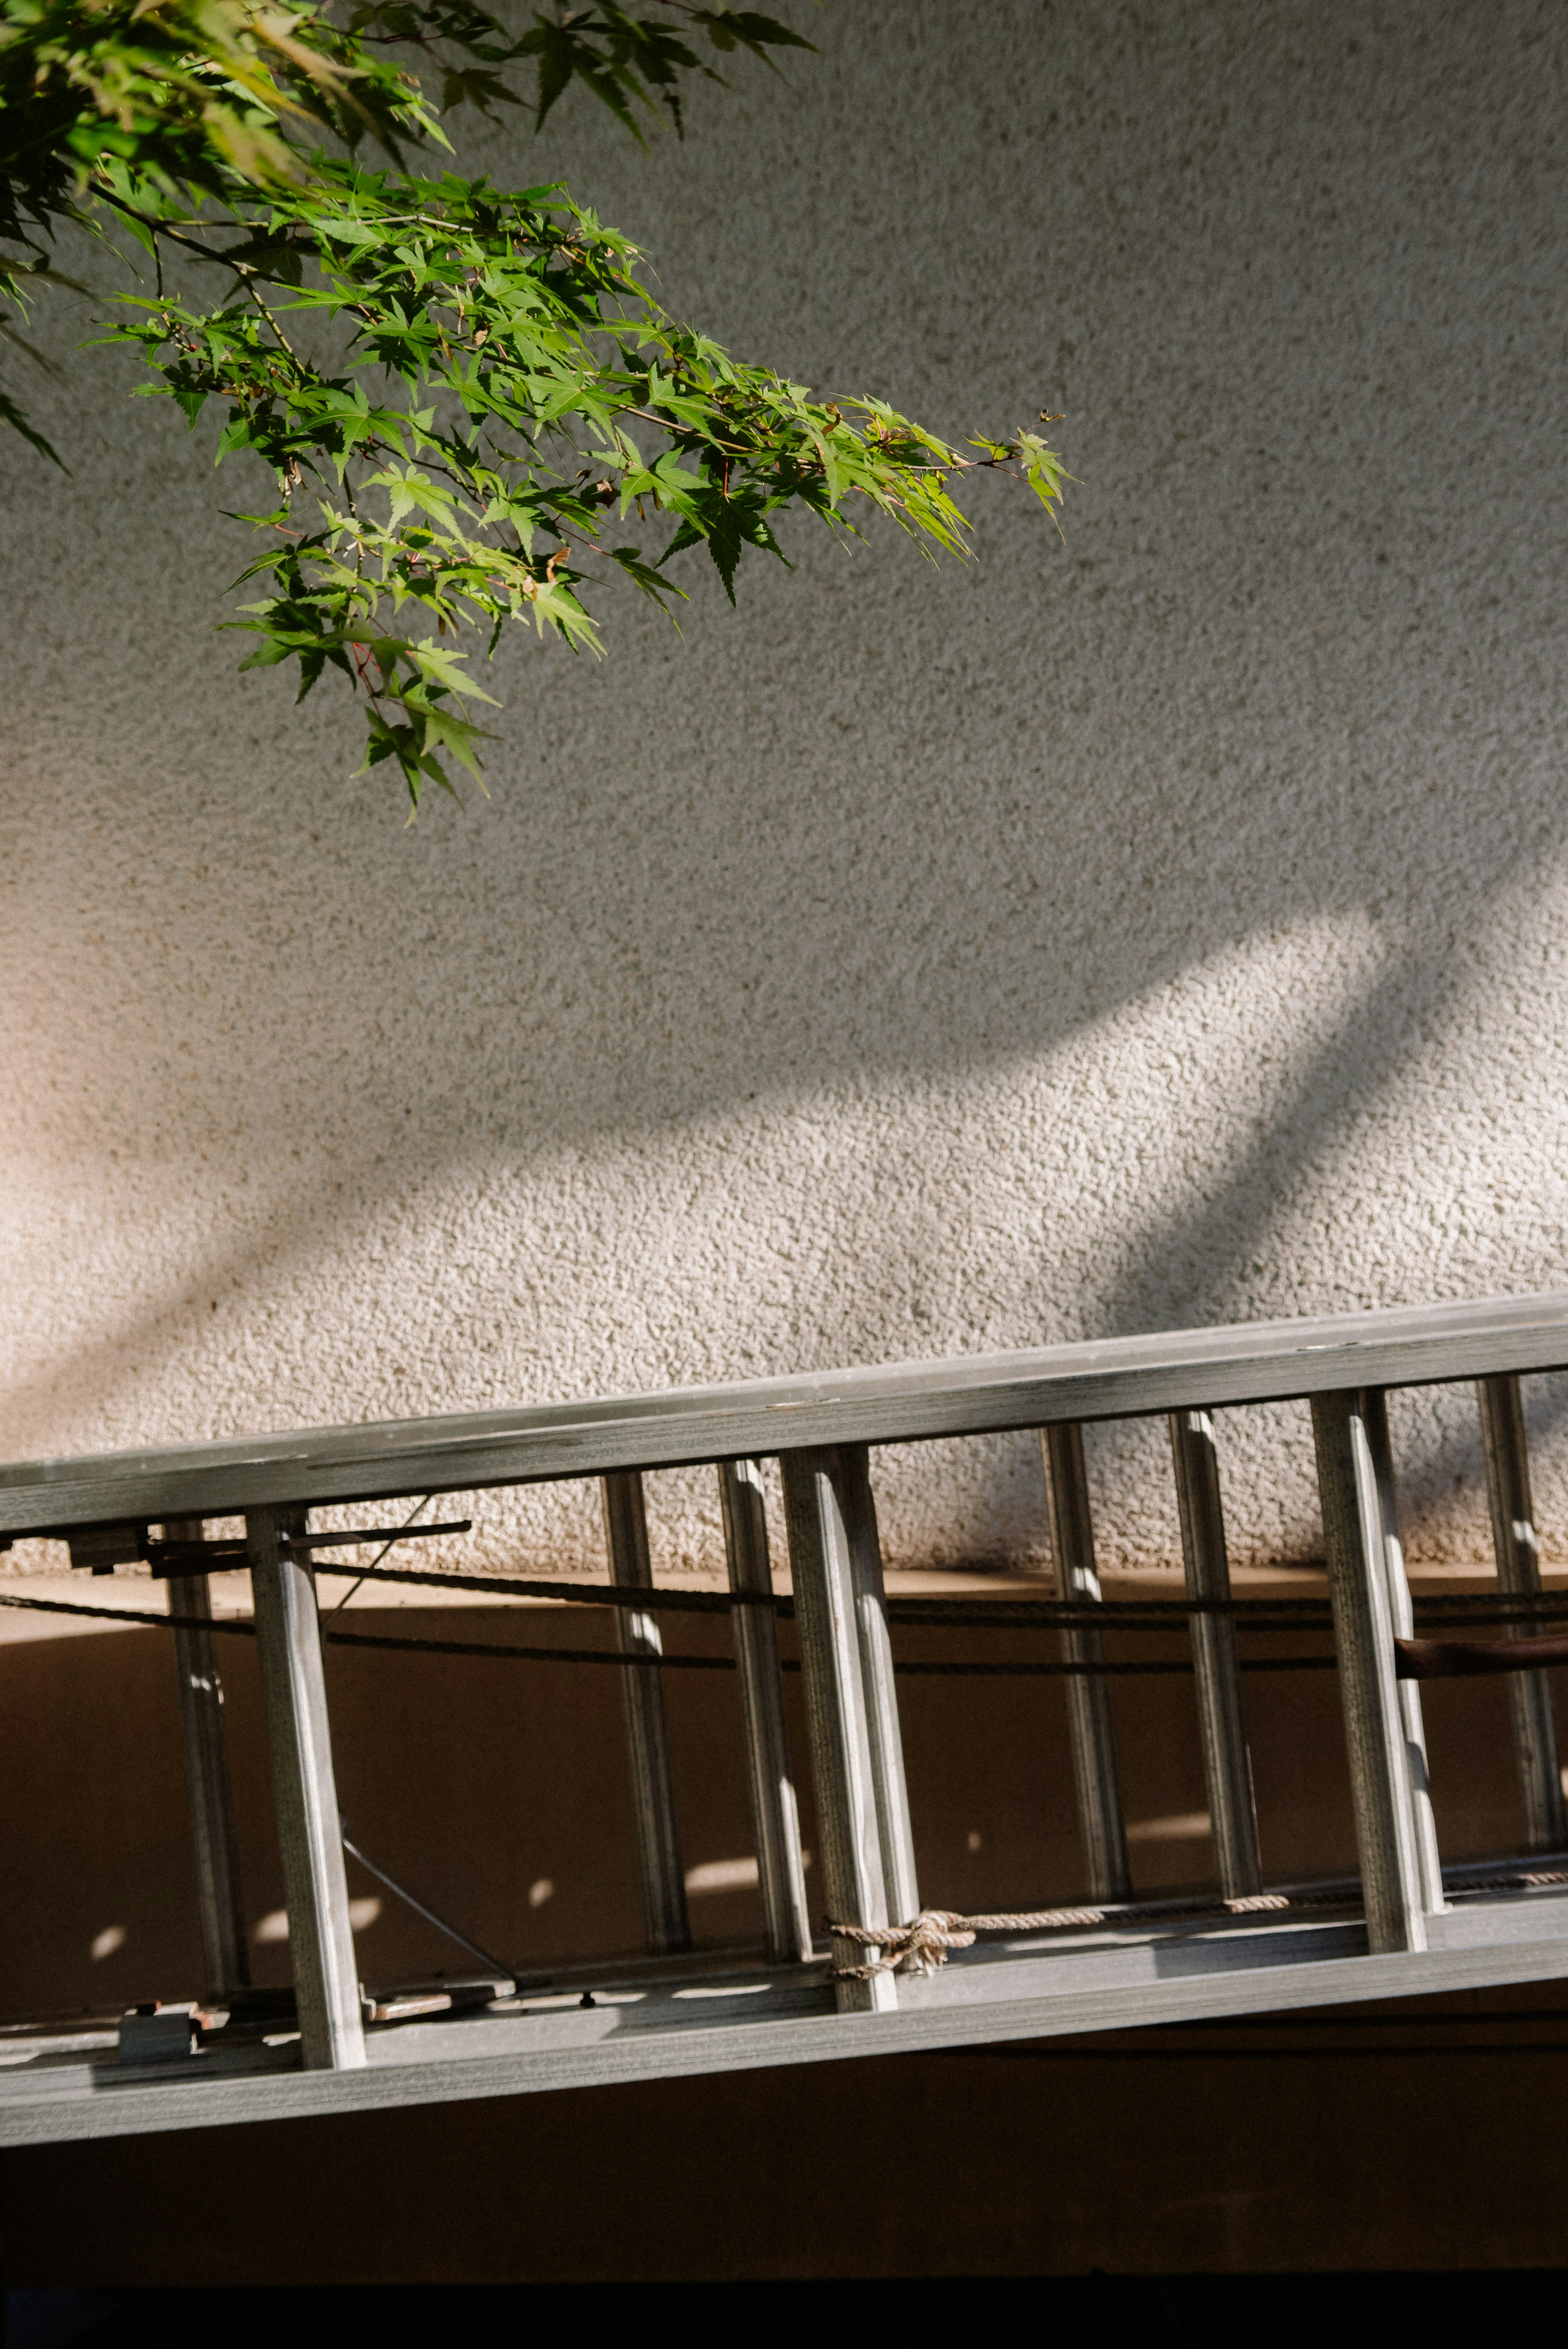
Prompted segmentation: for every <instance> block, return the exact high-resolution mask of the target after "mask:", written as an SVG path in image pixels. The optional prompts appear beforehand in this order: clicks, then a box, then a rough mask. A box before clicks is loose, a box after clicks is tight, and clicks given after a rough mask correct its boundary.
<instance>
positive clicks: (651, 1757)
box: [600, 1469, 691, 1954]
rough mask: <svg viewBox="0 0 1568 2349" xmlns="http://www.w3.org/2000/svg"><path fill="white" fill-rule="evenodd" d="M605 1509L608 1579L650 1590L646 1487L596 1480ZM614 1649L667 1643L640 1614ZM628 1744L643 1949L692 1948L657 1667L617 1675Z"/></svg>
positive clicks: (632, 1474) (636, 1481)
mask: <svg viewBox="0 0 1568 2349" xmlns="http://www.w3.org/2000/svg"><path fill="white" fill-rule="evenodd" d="M600 1490H601V1492H602V1493H603V1502H604V1546H605V1547H606V1549H607V1550H608V1551H609V1554H610V1579H611V1581H612V1582H614V1583H617V1584H619V1585H620V1586H621V1588H624V1589H625V1590H627V1591H638V1590H651V1589H652V1588H653V1587H654V1569H653V1567H652V1565H651V1564H650V1562H649V1558H648V1519H647V1513H646V1510H645V1507H644V1505H643V1480H642V1478H641V1476H639V1475H637V1473H636V1471H635V1470H634V1469H621V1470H618V1471H617V1472H616V1473H615V1474H614V1475H610V1476H605V1477H603V1478H601V1480H600ZM615 1644H616V1646H617V1647H618V1648H619V1649H620V1651H621V1653H622V1654H623V1655H624V1656H639V1655H640V1656H657V1655H662V1654H663V1652H664V1641H663V1640H662V1639H661V1637H660V1634H659V1627H658V1624H657V1622H656V1620H655V1618H654V1616H653V1615H652V1614H651V1613H650V1612H649V1611H648V1610H647V1609H645V1608H636V1607H618V1608H617V1609H615ZM620 1677H621V1696H622V1701H623V1702H624V1707H625V1714H626V1743H627V1745H628V1747H629V1748H630V1752H631V1758H632V1799H633V1802H634V1804H635V1806H636V1813H637V1861H638V1880H639V1882H640V1885H641V1888H642V1895H643V1920H644V1923H645V1928H646V1931H647V1940H648V1947H649V1949H650V1950H652V1951H655V1952H657V1953H660V1954H664V1953H666V1952H669V1951H676V1950H689V1949H690V1947H691V1924H690V1921H689V1920H688V1918H687V1915H686V1875H685V1871H684V1870H683V1868H682V1867H681V1843H680V1827H679V1825H678V1823H677V1821H676V1794H675V1780H674V1778H673V1776H672V1775H671V1771H670V1733H669V1729H668V1726H667V1723H666V1722H665V1691H664V1681H663V1676H662V1674H661V1673H660V1671H659V1669H658V1667H657V1665H656V1664H648V1665H642V1666H636V1667H634V1668H633V1669H632V1670H630V1671H624V1672H622V1674H621V1676H620Z"/></svg>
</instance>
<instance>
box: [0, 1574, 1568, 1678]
mask: <svg viewBox="0 0 1568 2349" xmlns="http://www.w3.org/2000/svg"><path fill="white" fill-rule="evenodd" d="M649 1595H650V1594H648V1593H646V1592H639V1593H638V1594H637V1598H638V1603H639V1606H640V1605H641V1603H642V1601H643V1599H645V1598H646V1597H648V1596H649ZM683 1595H690V1596H696V1595H697V1594H696V1593H692V1594H683ZM702 1595H703V1596H707V1594H706V1593H704V1594H702ZM616 1603H617V1604H618V1605H621V1606H624V1605H625V1603H626V1601H625V1597H624V1593H619V1594H617V1599H616ZM0 1607H17V1608H22V1609H29V1610H31V1611H33V1612H36V1613H38V1614H45V1615H71V1616H85V1617H88V1618H89V1619H93V1620H96V1621H98V1622H109V1623H137V1624H142V1625H146V1626H149V1627H150V1628H152V1629H154V1630H165V1631H168V1630H203V1631H217V1632H221V1633H227V1634H228V1635H230V1636H231V1637H238V1638H241V1639H253V1638H254V1637H255V1625H254V1624H253V1623H252V1622H249V1621H244V1620H239V1621H235V1620H228V1621H226V1620H224V1619H223V1618H222V1617H221V1616H219V1617H212V1616H205V1615H173V1614H170V1615H158V1614H154V1613H153V1612H152V1611H151V1609H140V1608H129V1607H87V1606H82V1605H79V1604H77V1603H75V1602H73V1601H70V1600H67V1599H24V1598H22V1597H21V1596H19V1595H14V1594H11V1593H9V1592H7V1593H0ZM335 1611H336V1610H334V1612H335ZM330 1620H331V1618H330V1616H329V1617H328V1619H327V1621H328V1622H329V1623H330ZM1171 1628H1174V1627H1171ZM1258 1628H1259V1629H1266V1628H1273V1629H1288V1628H1290V1627H1288V1626H1278V1625H1275V1626H1259V1627H1258ZM322 1637H323V1639H324V1640H326V1641H327V1642H328V1643H329V1644H330V1645H332V1646H334V1647H343V1648H379V1649H387V1650H392V1651H397V1650H402V1651H407V1652H409V1653H411V1654H415V1655H428V1656H513V1657H516V1658H518V1659H520V1660H521V1661H524V1662H527V1663H553V1664H614V1665H619V1666H624V1667H628V1668H631V1669H633V1670H638V1669H641V1670H645V1671H710V1672H732V1671H735V1670H736V1669H737V1667H736V1662H735V1659H734V1657H733V1656H665V1655H659V1654H655V1653H653V1652H651V1651H648V1650H646V1649H633V1650H628V1651H622V1650H619V1649H599V1648H535V1647H521V1646H518V1645H516V1644H514V1643H512V1642H511V1641H506V1642H500V1641H497V1640H418V1639H411V1638H408V1637H407V1636H399V1635H397V1634H396V1633H393V1632H374V1631H335V1630H329V1629H327V1628H325V1626H324V1628H323V1631H322ZM1394 1648H1395V1673H1396V1676H1397V1677H1398V1679H1400V1680H1446V1679H1459V1678H1469V1677H1471V1676H1474V1675H1478V1674H1482V1673H1485V1674H1491V1673H1498V1672H1525V1671H1541V1670H1542V1669H1543V1668H1550V1667H1551V1666H1553V1665H1554V1664H1568V1639H1546V1640H1453V1641H1444V1640H1395V1642H1394ZM1337 1662H1338V1659H1337V1658H1336V1657H1335V1656H1331V1655H1330V1656H1243V1658H1242V1659H1241V1660H1240V1665H1239V1669H1240V1670H1241V1671H1243V1672H1315V1671H1335V1670H1336V1666H1337ZM781 1669H782V1670H783V1671H787V1672H788V1671H799V1669H800V1667H799V1662H798V1661H796V1660H795V1659H793V1658H789V1659H787V1660H786V1661H784V1662H783V1664H782V1666H781ZM893 1670H894V1671H895V1672H900V1673H903V1674H905V1675H906V1676H908V1677H911V1678H931V1679H951V1680H989V1679H997V1680H1072V1679H1088V1678H1100V1677H1109V1678H1113V1679H1114V1678H1127V1677H1141V1678H1150V1677H1161V1676H1164V1675H1169V1674H1181V1673H1191V1671H1192V1664H1191V1660H1190V1659H1188V1658H1185V1657H1161V1658H1159V1659H1150V1660H1140V1661H1131V1660H1127V1659H1118V1660H1117V1661H1108V1660H1106V1659H1104V1658H1097V1659H1096V1660H1094V1661H1082V1660H1078V1659H1074V1660H1072V1661H1066V1660H1053V1661H1035V1660H1034V1659H1033V1658H1029V1659H1017V1658H1009V1659H1008V1660H1007V1661H1006V1662H1002V1663H975V1662H965V1663H952V1662H945V1661H944V1662H936V1661H925V1660H919V1661H916V1660H913V1659H910V1660H902V1661H898V1662H896V1663H895V1664H894V1665H893Z"/></svg>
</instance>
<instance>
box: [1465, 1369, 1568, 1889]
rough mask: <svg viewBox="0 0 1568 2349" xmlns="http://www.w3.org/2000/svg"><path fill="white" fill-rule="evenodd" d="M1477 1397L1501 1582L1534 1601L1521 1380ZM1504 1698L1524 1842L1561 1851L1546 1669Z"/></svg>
mask: <svg viewBox="0 0 1568 2349" xmlns="http://www.w3.org/2000/svg"><path fill="white" fill-rule="evenodd" d="M1476 1397H1477V1400H1478V1402H1480V1432H1481V1443H1482V1446H1483V1448H1484V1450H1485V1453H1486V1489H1487V1498H1488V1501H1489V1502H1490V1504H1491V1540H1492V1549H1493V1553H1494V1555H1495V1557H1496V1559H1497V1579H1498V1584H1499V1587H1500V1588H1501V1589H1503V1590H1506V1591H1507V1592H1509V1593H1510V1595H1511V1596H1512V1597H1517V1598H1521V1599H1534V1598H1538V1597H1539V1596H1540V1592H1541V1549H1540V1545H1539V1544H1538V1543H1537V1541H1536V1538H1535V1511H1534V1508H1533V1506H1532V1502H1531V1497H1530V1454H1529V1450H1528V1447H1527V1445H1526V1444H1525V1438H1524V1413H1523V1409H1522V1405H1521V1402H1520V1398H1519V1381H1518V1379H1517V1378H1515V1377H1513V1376H1511V1375H1504V1376H1501V1377H1498V1378H1490V1379H1478V1380H1477V1381H1476ZM1508 1702H1509V1710H1510V1713H1511V1716H1512V1722H1513V1753H1514V1764H1515V1767H1516V1768H1517V1770H1518V1772H1519V1785H1520V1792H1521V1794H1522V1795H1523V1797H1524V1837H1525V1841H1526V1843H1527V1844H1528V1845H1529V1847H1530V1848H1531V1850H1532V1851H1561V1850H1562V1849H1563V1846H1564V1845H1568V1816H1565V1813H1564V1806H1563V1779H1562V1774H1561V1772H1560V1769H1559V1766H1558V1761H1557V1721H1556V1716H1555V1714H1554V1713H1553V1709H1552V1684H1551V1682H1550V1681H1549V1680H1548V1679H1547V1677H1546V1674H1545V1673H1544V1672H1516V1673H1514V1674H1513V1675H1512V1677H1511V1679H1510V1681H1509V1683H1508Z"/></svg>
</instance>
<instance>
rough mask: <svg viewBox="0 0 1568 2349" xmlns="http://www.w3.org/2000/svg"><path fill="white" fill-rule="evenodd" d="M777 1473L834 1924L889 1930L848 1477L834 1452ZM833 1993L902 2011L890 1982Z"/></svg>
mask: <svg viewBox="0 0 1568 2349" xmlns="http://www.w3.org/2000/svg"><path fill="white" fill-rule="evenodd" d="M779 1467H780V1470H781V1472H782V1475H783V1480H784V1516H785V1524H786V1526H787V1528H788V1533H789V1567H790V1576H791V1579H792V1581H793V1584H794V1591H795V1627H796V1630H797V1632H798V1633H799V1640H800V1671H801V1676H802V1678H803V1680H804V1682H805V1691H806V1718H807V1723H808V1725H809V1729H810V1744H811V1775H812V1778H813V1782H814V1784H815V1787H816V1795H817V1828H818V1838H819V1840H820V1844H821V1847H822V1889H823V1893H824V1896H825V1898H826V1901H827V1906H828V1914H829V1916H830V1918H832V1919H834V1920H836V1921H838V1922H840V1923H841V1924H846V1925H861V1926H866V1927H870V1928H873V1929H874V1928H875V1927H876V1926H878V1925H885V1924H887V1922H888V1912H887V1888H886V1878H885V1876H884V1873H883V1869H882V1838H881V1835H880V1832H879V1829H878V1825H877V1804H876V1790H875V1787H874V1785H873V1783H872V1750H871V1729H870V1724H869V1723H868V1721H867V1719H866V1701H865V1691H864V1687H863V1684H862V1682H861V1644H860V1638H859V1633H858V1630H857V1626H856V1610H855V1587H854V1576H853V1572H852V1569H851V1561H850V1534H849V1527H848V1526H847V1524H846V1522H845V1508H844V1475H843V1469H842V1465H841V1462H840V1460H839V1457H838V1454H837V1453H836V1452H833V1451H831V1450H827V1449H823V1450H811V1451H799V1452H786V1453H785V1454H783V1455H782V1457H781V1458H780V1461H779ZM898 1921H901V1922H902V1921H903V1920H898ZM831 1948H832V1951H833V1960H834V1963H835V1965H837V1966H857V1965H862V1964H864V1963H865V1961H866V1960H867V1958H868V1957H870V1956H871V1955H872V1952H871V1951H867V1950H864V1949H862V1948H861V1946H860V1945H859V1944H858V1943H856V1942H854V1941H847V1940H841V1939H837V1938H835V1939H833V1940H832V1941H831ZM833 1987H834V1991H835V1992H836V1996H837V2002H838V2007H839V2011H840V2013H844V2014H866V2013H885V2012H886V2011H887V2010H888V2009H890V2008H892V2007H895V2006H896V2005H897V2004H898V1992H897V1988H896V1986H895V1984H894V1981H893V1977H892V1974H891V1973H884V1974H877V1975H875V1976H873V1977H872V1980H871V1981H869V1982H835V1983H834V1986H833Z"/></svg>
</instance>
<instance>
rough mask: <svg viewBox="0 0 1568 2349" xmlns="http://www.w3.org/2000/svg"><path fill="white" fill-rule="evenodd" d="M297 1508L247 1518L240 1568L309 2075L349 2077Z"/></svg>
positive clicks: (347, 1983) (335, 1875)
mask: <svg viewBox="0 0 1568 2349" xmlns="http://www.w3.org/2000/svg"><path fill="white" fill-rule="evenodd" d="M304 1530H305V1512H304V1510H303V1509H273V1508H269V1509H253V1511H252V1512H251V1514H250V1515H249V1516H247V1517H246V1519H245V1553H246V1562H247V1564H248V1565H249V1567H250V1569H251V1589H252V1593H253V1603H254V1607H255V1619H256V1647H257V1650H258V1651H259V1655H260V1661H261V1667H262V1692H263V1699H264V1701H265V1705H266V1716H267V1742H268V1744H269V1746H270V1748H271V1752H272V1765H273V1804H274V1806H275V1809H276V1813H277V1822H278V1847H279V1850H280V1852H281V1854H282V1857H283V1868H284V1905H285V1907H286V1909H287V1910H288V1920H289V1953H290V1956H291V1959H292V1961H293V1964H294V1996H295V1999H296V2001H297V2002H298V2008H299V2026H300V2041H301V2052H302V2055H303V2059H304V2067H305V2069H306V2070H307V2071H312V2072H323V2071H335V2072H346V2071H356V2070H357V2069H359V2068H360V2067H361V2066H362V2065H363V2064H364V2062H365V2025H364V2023H363V2020H362V2016H361V2007H360V1998H359V1982H358V1972H357V1968H356V1963H355V1956H354V1933H353V1929H352V1927H351V1925H350V1923H349V1918H348V1884H347V1879H346V1876H345V1873H344V1866H343V1827H342V1821H341V1818H340V1816H339V1813H338V1807H337V1787H336V1784H335V1778H334V1775H333V1767H332V1734H331V1730H330V1727H329V1725H328V1722H327V1711H326V1684H325V1677H324V1674H323V1671H322V1658H321V1627H320V1623H319V1620H318V1619H317V1615H316V1604H315V1574H314V1572H313V1571H312V1569H311V1567H310V1564H309V1561H308V1559H306V1558H304V1557H298V1556H295V1555H292V1554H291V1553H290V1552H289V1551H287V1550H285V1549H284V1547H283V1545H282V1542H281V1541H280V1538H279V1537H280V1536H281V1535H285V1534H303V1533H304Z"/></svg>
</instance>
